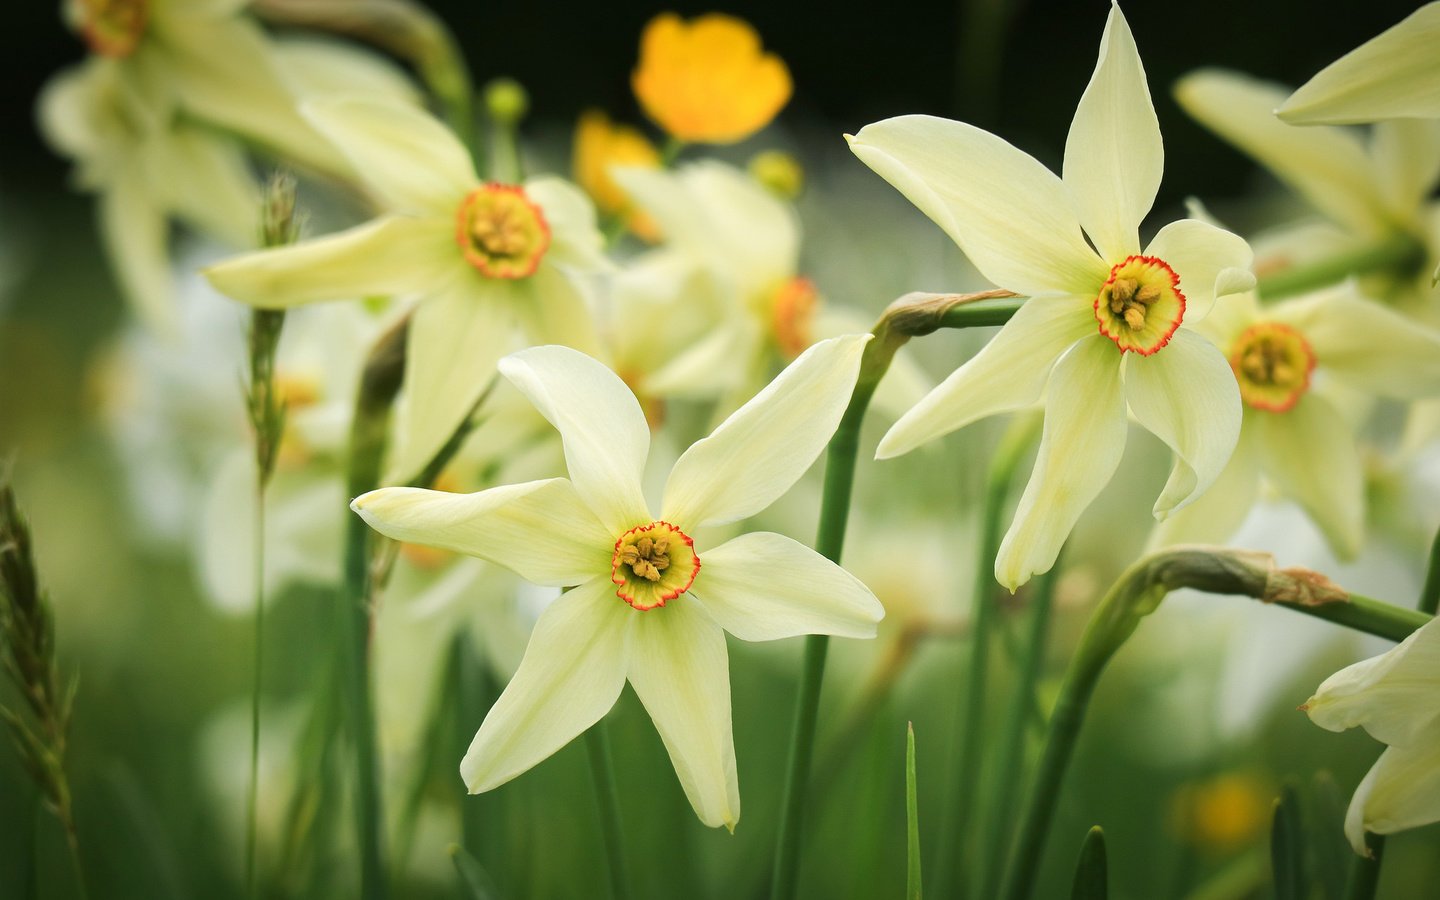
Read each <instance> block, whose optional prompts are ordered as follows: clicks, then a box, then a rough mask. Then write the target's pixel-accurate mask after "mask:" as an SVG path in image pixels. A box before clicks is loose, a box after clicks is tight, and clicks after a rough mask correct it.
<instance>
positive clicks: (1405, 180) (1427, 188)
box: [1311, 119, 1440, 222]
mask: <svg viewBox="0 0 1440 900" xmlns="http://www.w3.org/2000/svg"><path fill="white" fill-rule="evenodd" d="M1311 130H1314V129H1311ZM1370 152H1371V154H1372V155H1373V156H1374V158H1375V169H1376V171H1377V172H1378V173H1379V176H1380V190H1381V193H1382V195H1383V197H1384V199H1385V201H1386V203H1387V205H1388V206H1389V208H1390V209H1391V210H1392V211H1394V213H1395V214H1396V216H1397V217H1400V219H1401V221H1402V222H1404V221H1405V219H1406V217H1408V216H1414V215H1415V214H1416V213H1417V211H1418V210H1419V208H1420V206H1421V205H1422V204H1423V203H1424V201H1425V199H1426V198H1428V197H1429V196H1430V192H1431V191H1432V190H1434V188H1435V184H1436V182H1437V181H1440V122H1437V121H1435V120H1433V119H1391V120H1389V121H1386V122H1379V123H1377V124H1376V125H1375V128H1374V129H1373V130H1372V132H1371V137H1370Z"/></svg>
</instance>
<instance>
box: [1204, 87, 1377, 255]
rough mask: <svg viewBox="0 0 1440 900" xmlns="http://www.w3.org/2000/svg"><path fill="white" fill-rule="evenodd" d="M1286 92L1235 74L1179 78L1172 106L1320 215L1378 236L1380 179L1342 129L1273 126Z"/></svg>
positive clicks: (1355, 141) (1361, 149) (1359, 145)
mask: <svg viewBox="0 0 1440 900" xmlns="http://www.w3.org/2000/svg"><path fill="white" fill-rule="evenodd" d="M1284 98H1285V88H1283V87H1282V86H1280V85H1278V84H1275V83H1273V82H1268V81H1260V80H1258V79H1254V78H1250V77H1248V76H1246V75H1241V74H1238V73H1235V72H1226V71H1223V70H1220V69H1202V70H1200V71H1198V72H1192V73H1191V74H1189V75H1186V76H1185V77H1184V78H1182V79H1181V80H1180V81H1179V83H1178V84H1176V86H1175V99H1176V101H1178V102H1179V104H1180V105H1181V106H1182V107H1184V109H1185V111H1186V112H1188V113H1189V114H1190V116H1191V118H1194V119H1195V120H1196V121H1198V122H1199V123H1200V124H1202V125H1204V126H1205V127H1206V128H1208V129H1210V130H1211V131H1213V132H1215V133H1216V134H1218V135H1219V136H1220V137H1221V138H1223V139H1224V140H1226V141H1228V142H1229V143H1231V144H1233V145H1234V146H1236V147H1238V148H1239V149H1240V150H1242V151H1244V152H1245V153H1247V154H1249V155H1250V156H1251V157H1253V158H1254V159H1255V160H1256V161H1257V162H1259V163H1260V164H1261V165H1262V166H1264V167H1265V168H1267V169H1269V170H1270V171H1271V172H1272V173H1273V174H1274V175H1275V177H1276V178H1278V179H1280V180H1281V181H1283V182H1285V183H1286V184H1287V185H1289V186H1290V187H1291V188H1292V189H1294V190H1295V192H1296V193H1298V194H1300V195H1301V196H1302V197H1304V198H1305V199H1306V200H1308V201H1310V203H1311V204H1312V205H1314V207H1315V208H1316V209H1318V210H1320V211H1321V212H1323V213H1325V215H1327V216H1329V217H1330V218H1332V219H1334V220H1335V221H1336V222H1339V223H1341V224H1344V225H1348V226H1350V227H1358V228H1360V229H1364V230H1369V231H1372V232H1374V231H1379V230H1382V229H1383V228H1384V227H1385V224H1386V223H1385V209H1384V206H1383V204H1382V203H1381V198H1380V197H1379V195H1378V192H1377V191H1376V183H1377V179H1378V173H1377V172H1376V169H1375V166H1374V164H1373V163H1372V161H1371V160H1370V158H1369V156H1368V154H1366V152H1365V147H1364V145H1363V144H1362V143H1361V142H1360V140H1359V139H1358V138H1357V137H1356V136H1355V135H1353V134H1351V133H1350V132H1348V131H1344V130H1342V129H1339V128H1296V127H1294V126H1293V125H1287V124H1285V123H1284V122H1282V121H1280V120H1279V119H1277V118H1275V107H1276V106H1278V105H1279V104H1280V102H1281V101H1282V100H1284Z"/></svg>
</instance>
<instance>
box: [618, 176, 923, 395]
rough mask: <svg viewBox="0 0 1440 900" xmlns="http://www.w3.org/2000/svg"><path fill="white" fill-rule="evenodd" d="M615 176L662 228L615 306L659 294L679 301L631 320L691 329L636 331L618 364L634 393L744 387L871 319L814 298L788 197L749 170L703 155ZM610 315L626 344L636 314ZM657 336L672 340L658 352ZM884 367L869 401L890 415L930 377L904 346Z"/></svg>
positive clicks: (748, 389)
mask: <svg viewBox="0 0 1440 900" xmlns="http://www.w3.org/2000/svg"><path fill="white" fill-rule="evenodd" d="M614 177H615V180H616V182H617V183H618V184H619V185H620V186H621V187H622V188H623V189H624V190H625V191H626V192H627V193H628V194H629V195H630V197H631V199H632V200H633V201H634V203H635V206H636V208H637V209H638V210H640V211H641V212H643V213H644V214H646V215H647V216H648V217H649V218H650V219H651V220H652V221H653V222H654V223H655V224H656V225H657V226H658V228H659V231H660V233H661V234H663V235H664V239H665V247H664V248H663V249H659V250H655V251H651V252H650V253H647V254H646V255H645V256H643V257H642V258H641V259H640V260H639V261H637V263H636V264H635V265H634V267H633V268H634V272H633V274H631V275H630V276H628V277H627V278H625V279H622V280H620V281H618V282H617V285H616V288H617V291H616V299H617V306H619V305H628V304H629V302H630V301H632V300H633V301H634V302H636V303H638V304H640V305H641V308H642V309H645V308H647V307H648V309H649V310H655V308H656V306H657V304H656V299H657V298H660V299H662V300H663V301H668V303H669V304H670V305H673V306H678V307H680V310H679V311H678V312H677V313H674V314H671V315H669V316H661V317H654V313H653V312H649V313H641V315H643V316H646V318H645V319H642V320H641V321H640V323H638V324H642V325H643V322H644V321H650V320H655V321H659V319H661V318H664V319H669V320H673V319H674V318H675V317H676V315H679V314H683V315H686V316H687V318H688V320H689V321H690V322H691V324H692V328H693V327H694V326H698V331H699V333H698V334H697V339H696V340H694V341H693V342H690V343H688V344H684V343H676V342H670V343H668V345H667V343H666V342H657V341H654V340H646V341H645V347H648V348H650V349H649V353H648V357H645V356H642V354H640V353H636V352H630V353H628V354H626V359H625V360H624V361H622V362H621V365H622V367H623V368H624V369H627V370H629V372H630V373H633V374H634V375H635V376H636V377H635V378H633V379H630V381H631V383H632V384H635V386H636V389H637V392H638V393H640V394H641V396H642V398H643V397H645V396H646V395H647V394H648V395H653V396H655V397H667V396H685V397H702V398H714V397H725V396H732V397H739V398H744V397H748V396H750V395H751V394H753V393H754V392H755V391H756V390H757V389H758V388H759V387H760V386H761V385H763V384H764V383H765V382H766V381H768V380H769V379H770V376H771V375H772V374H773V373H774V372H775V371H777V370H778V369H779V368H780V367H781V366H783V365H784V364H785V363H787V362H789V361H790V360H792V359H794V358H795V357H796V356H797V355H798V354H799V353H800V351H802V350H804V349H805V348H806V347H808V346H810V344H811V343H813V342H814V341H816V340H820V339H823V338H828V337H836V336H838V335H841V334H854V333H856V332H862V331H866V330H868V329H869V327H870V324H871V322H870V320H867V319H865V317H863V316H860V315H858V314H856V313H854V312H852V311H849V310H845V309H842V308H838V307H836V306H834V305H833V304H830V303H826V302H824V301H823V300H822V298H821V296H820V292H819V290H818V289H817V287H816V285H815V283H814V282H813V281H812V280H811V279H809V278H806V277H805V276H803V275H801V274H800V241H801V231H800V219H799V216H798V215H797V214H796V212H795V208H794V206H792V205H791V204H790V203H787V202H785V201H784V200H782V199H780V198H779V197H777V196H776V195H775V194H774V193H772V192H771V191H768V190H766V189H765V187H764V186H762V185H761V184H760V183H759V182H757V181H756V180H755V179H754V178H752V177H751V176H750V175H749V174H748V173H746V172H744V171H741V170H740V169H737V168H735V167H734V166H730V165H727V164H725V163H721V162H716V161H706V162H699V163H692V164H690V165H687V166H684V167H682V168H681V169H680V170H679V171H666V170H663V169H655V168H636V167H628V168H624V167H621V168H615V169H614ZM662 286H663V288H662ZM657 288H662V289H664V293H663V294H662V293H661V292H660V291H659V290H657ZM652 317H653V318H652ZM620 318H621V320H620V322H619V323H618V328H617V329H616V331H617V333H625V334H626V336H627V338H628V339H626V340H625V341H624V343H625V344H626V345H629V346H631V347H633V346H634V345H635V341H634V339H633V337H629V336H628V333H629V332H630V330H631V329H632V328H634V326H635V325H636V324H637V316H636V315H630V314H628V310H627V311H622V313H621V317H620ZM667 346H668V347H670V348H674V347H677V346H678V347H679V348H680V349H679V350H672V351H671V352H670V353H668V354H666V355H659V354H657V353H656V348H658V347H667ZM892 370H893V371H892V373H891V374H890V376H889V377H887V378H886V379H885V381H884V382H883V384H882V386H881V388H880V390H879V392H878V393H877V395H876V398H875V402H876V404H877V406H879V407H881V408H885V407H886V406H887V405H888V406H889V407H891V408H893V410H894V413H893V414H894V415H899V413H900V412H901V411H903V410H904V409H906V408H908V407H909V406H910V405H912V404H913V403H914V402H915V401H916V400H918V399H919V398H920V396H922V395H923V394H924V392H925V390H927V389H928V388H929V386H930V385H929V384H927V383H926V381H925V379H924V376H923V375H922V374H921V373H920V372H919V370H918V369H917V368H916V367H915V366H914V364H913V363H911V362H910V361H909V360H908V359H906V358H904V357H901V358H900V359H897V360H896V361H895V364H894V365H893V366H892ZM736 403H737V404H738V400H737V401H736ZM722 405H724V404H722ZM726 411H728V410H726Z"/></svg>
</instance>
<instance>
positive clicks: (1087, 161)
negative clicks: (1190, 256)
mask: <svg viewBox="0 0 1440 900" xmlns="http://www.w3.org/2000/svg"><path fill="white" fill-rule="evenodd" d="M1164 172H1165V149H1164V147H1163V146H1162V145H1161V141H1160V121H1159V120H1158V119H1157V118H1155V106H1154V104H1152V103H1151V102H1150V86H1149V84H1148V83H1147V82H1146V80H1145V68H1144V66H1142V65H1141V64H1140V51H1139V50H1138V49H1136V47H1135V36H1134V35H1132V34H1131V33H1130V25H1129V23H1127V22H1126V21H1125V16H1124V15H1123V14H1121V12H1120V7H1119V6H1116V5H1112V6H1111V7H1110V16H1109V18H1108V19H1106V21H1105V33H1104V35H1103V36H1101V38H1100V58H1099V60H1098V61H1097V62H1096V64H1095V73H1094V74H1093V75H1091V76H1090V83H1089V84H1088V85H1086V87H1085V93H1084V94H1083V95H1082V96H1081V97H1080V105H1079V106H1078V107H1076V109H1075V118H1074V120H1073V121H1071V123H1070V135H1069V137H1067V138H1066V140H1065V187H1066V188H1067V189H1069V191H1070V196H1072V197H1073V198H1075V209H1076V210H1077V211H1079V213H1080V224H1081V225H1083V226H1084V227H1085V233H1086V234H1088V235H1090V239H1091V240H1092V241H1094V242H1095V247H1096V249H1098V250H1099V251H1100V255H1101V256H1102V257H1104V258H1105V259H1108V260H1110V261H1111V262H1119V261H1120V260H1122V259H1124V258H1125V257H1127V256H1131V255H1133V254H1134V253H1135V252H1137V251H1138V250H1139V249H1140V238H1139V228H1140V220H1141V219H1144V218H1145V214H1146V213H1148V212H1149V211H1150V207H1151V205H1152V204H1154V202H1155V194H1156V192H1157V191H1159V190H1160V178H1161V176H1162V175H1163V174H1164Z"/></svg>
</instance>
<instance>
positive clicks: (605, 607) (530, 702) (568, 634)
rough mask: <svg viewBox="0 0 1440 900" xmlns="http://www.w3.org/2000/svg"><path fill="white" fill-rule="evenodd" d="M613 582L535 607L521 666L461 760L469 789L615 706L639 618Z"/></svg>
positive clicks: (544, 751) (535, 756)
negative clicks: (536, 615) (537, 616)
mask: <svg viewBox="0 0 1440 900" xmlns="http://www.w3.org/2000/svg"><path fill="white" fill-rule="evenodd" d="M613 587H614V585H612V584H611V583H610V580H609V579H608V578H596V579H595V580H593V581H590V582H587V583H586V584H582V585H580V586H579V587H577V588H575V589H574V590H572V591H569V592H567V593H564V594H561V595H560V597H559V598H558V599H557V600H556V601H555V602H554V603H551V604H550V605H549V606H548V607H546V609H545V611H544V612H543V613H541V614H540V620H539V621H538V622H536V623H535V631H534V633H533V634H531V635H530V645H529V646H528V647H526V648H525V658H524V659H522V660H521V661H520V668H519V669H518V670H517V671H516V672H515V677H514V678H512V679H511V680H510V683H509V684H508V685H506V687H505V690H504V692H502V693H501V694H500V699H499V700H496V701H495V705H494V706H492V707H491V708H490V712H489V714H488V715H486V716H485V721H484V723H483V724H482V725H481V726H480V730H479V731H478V732H477V733H476V735H475V739H474V740H473V741H471V742H470V749H469V750H467V751H466V752H465V758H464V759H463V760H461V762H460V777H461V778H463V779H465V786H466V787H467V788H469V790H470V793H472V794H478V793H481V792H482V791H488V790H490V789H491V788H496V787H499V786H500V785H502V784H504V783H505V782H507V781H509V780H510V779H512V778H514V777H515V776H517V775H520V774H522V773H523V772H525V771H527V770H528V769H530V768H532V767H533V766H535V765H536V764H537V763H539V762H540V761H541V760H544V759H545V758H546V757H548V756H550V755H551V754H552V753H554V752H555V751H556V750H559V749H560V748H561V747H563V746H565V745H566V744H568V743H570V741H571V740H573V739H574V738H575V736H576V735H578V734H580V733H581V732H582V731H584V730H585V729H587V728H589V727H590V726H591V725H594V724H595V723H596V722H598V721H600V719H601V718H602V717H603V716H604V715H605V714H606V713H607V712H609V711H610V708H611V707H613V706H614V705H615V701H616V700H617V699H619V697H620V691H621V689H622V688H624V687H625V669H626V666H627V664H628V660H627V655H626V645H627V643H628V640H629V635H628V631H629V629H630V627H631V626H632V625H633V624H634V622H635V621H636V619H638V618H640V617H639V616H637V615H635V614H634V610H632V609H631V608H630V607H628V606H626V605H625V603H624V601H622V600H620V599H619V598H618V597H616V596H615V592H614V590H612V588H613Z"/></svg>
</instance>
